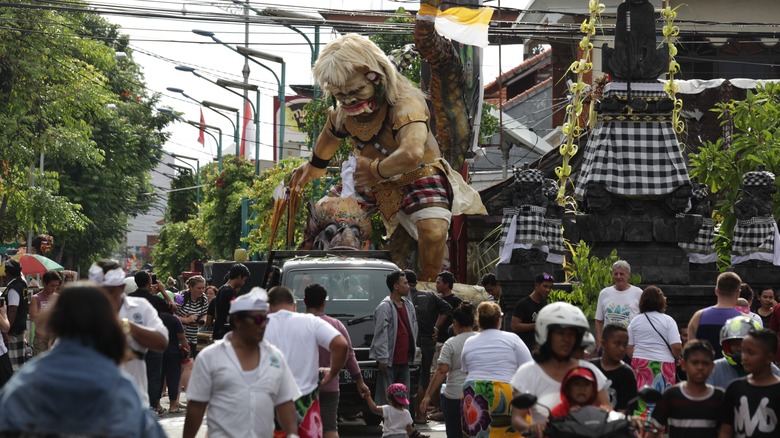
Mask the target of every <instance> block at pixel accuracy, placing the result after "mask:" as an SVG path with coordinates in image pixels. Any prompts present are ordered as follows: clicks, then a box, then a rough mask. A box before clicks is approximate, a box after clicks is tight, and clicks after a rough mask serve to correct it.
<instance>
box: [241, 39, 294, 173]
mask: <svg viewBox="0 0 780 438" xmlns="http://www.w3.org/2000/svg"><path fill="white" fill-rule="evenodd" d="M236 52H238V53H240V54H241V55H244V57H245V58H247V59H249V60H250V61H252V62H254V63H256V64H259V65H260V66H262V67H265V68H266V70H268V71H270V72H271V73H272V74H273V75H274V78H275V79H276V85H277V86H278V90H277V92H278V99H279V109H280V111H281V115H280V117H279V120H280V122H279V157H278V159H277V162H278V161H281V159H282V158H283V157H284V130H285V125H286V122H287V117H286V111H287V99H286V98H285V93H284V87H285V78H286V77H287V63H286V62H284V58H282V57H281V56H276V55H272V54H270V53H265V52H261V51H259V50H255V49H248V48H245V47H241V46H237V47H236ZM252 58H260V59H265V60H266V61H271V62H276V63H278V64H281V65H282V78H281V80H280V79H279V76H277V75H276V73H275V72H274V71H273V70H271V69H270V68H268V67H267V66H265V65H263V64H261V63H260V62H258V61H256V60H254V59H252Z"/></svg>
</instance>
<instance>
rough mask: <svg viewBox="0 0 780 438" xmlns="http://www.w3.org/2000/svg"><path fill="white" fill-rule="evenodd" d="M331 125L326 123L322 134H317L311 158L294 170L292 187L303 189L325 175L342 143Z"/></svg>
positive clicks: (291, 181) (291, 180)
mask: <svg viewBox="0 0 780 438" xmlns="http://www.w3.org/2000/svg"><path fill="white" fill-rule="evenodd" d="M328 119H330V115H328ZM330 127H331V124H330V122H328V123H326V124H325V127H324V128H323V129H322V131H321V132H320V135H318V136H317V143H316V144H315V146H314V149H313V150H312V157H311V159H310V160H309V161H307V162H306V163H303V164H302V165H301V166H299V167H298V168H297V169H295V171H294V172H293V174H292V177H291V178H290V188H291V189H293V190H298V191H301V190H303V187H304V186H305V185H306V184H308V183H309V181H311V180H313V179H317V178H321V177H323V176H325V172H326V171H327V166H328V162H329V161H330V159H331V158H333V155H335V154H336V151H337V150H338V148H339V144H341V139H340V138H338V137H337V136H336V135H335V134H334V133H333V132H331V130H330Z"/></svg>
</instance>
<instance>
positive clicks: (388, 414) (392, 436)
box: [363, 383, 428, 438]
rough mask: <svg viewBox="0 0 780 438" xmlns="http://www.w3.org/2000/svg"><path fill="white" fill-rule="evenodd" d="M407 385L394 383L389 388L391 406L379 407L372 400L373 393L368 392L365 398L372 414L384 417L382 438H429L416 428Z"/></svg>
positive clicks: (388, 399)
mask: <svg viewBox="0 0 780 438" xmlns="http://www.w3.org/2000/svg"><path fill="white" fill-rule="evenodd" d="M407 394H408V391H407V390H406V385H404V384H403V383H393V384H391V385H390V386H388V387H387V401H388V403H390V404H389V405H383V406H377V405H376V403H374V399H373V398H371V391H366V393H365V394H363V398H364V399H366V401H367V402H368V407H369V408H370V409H371V412H373V413H375V414H377V415H381V416H382V420H383V421H382V438H406V437H407V436H410V437H412V438H428V435H423V434H421V433H420V431H419V430H416V429H415V428H414V423H413V422H412V414H410V413H409V410H408V409H405V408H406V407H408V406H409V398H408V397H407Z"/></svg>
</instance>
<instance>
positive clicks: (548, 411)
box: [0, 260, 780, 438]
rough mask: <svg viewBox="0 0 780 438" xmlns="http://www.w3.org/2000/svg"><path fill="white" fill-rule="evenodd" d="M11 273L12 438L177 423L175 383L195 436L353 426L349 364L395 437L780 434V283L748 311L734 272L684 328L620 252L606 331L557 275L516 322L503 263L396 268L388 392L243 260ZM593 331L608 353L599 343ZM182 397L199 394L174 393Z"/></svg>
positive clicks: (142, 430) (387, 323)
mask: <svg viewBox="0 0 780 438" xmlns="http://www.w3.org/2000/svg"><path fill="white" fill-rule="evenodd" d="M5 272H6V275H7V276H8V282H7V286H6V291H5V293H4V294H3V296H2V299H1V300H0V331H2V333H3V337H2V338H0V353H2V354H0V384H3V387H2V389H1V390H0V433H7V432H10V433H22V432H24V433H32V434H33V436H38V435H49V434H54V435H58V436H59V435H63V434H64V435H70V434H82V435H84V434H86V435H90V434H92V435H101V436H103V435H106V436H112V435H113V436H120V435H121V436H139V437H140V436H164V433H163V431H162V429H161V428H160V426H159V423H158V421H157V418H156V417H157V416H158V415H164V414H166V411H165V410H164V409H163V408H162V407H161V406H160V399H161V398H162V397H163V396H164V395H163V394H164V391H165V390H166V389H167V397H168V399H169V400H170V402H169V404H168V405H169V412H170V413H174V414H176V413H184V412H186V418H185V426H184V436H185V437H192V436H195V435H196V434H197V432H198V430H199V429H200V428H201V425H202V423H203V418H204V415H205V416H206V418H207V420H206V423H207V427H208V433H209V436H238V435H245V434H249V435H250V436H262V437H271V436H275V435H278V434H285V435H286V436H288V437H293V438H296V437H299V436H300V437H307V438H308V437H322V436H326V437H328V438H337V437H338V405H339V373H340V371H341V370H342V369H343V368H345V367H346V370H347V371H348V373H349V375H350V376H351V378H352V380H354V382H355V384H356V387H357V391H358V394H359V395H360V396H361V397H363V398H364V399H365V400H366V406H367V408H368V409H370V410H371V411H372V412H374V413H375V414H377V415H380V416H381V417H382V425H383V426H382V427H383V436H386V437H405V436H413V437H421V436H424V435H422V434H421V433H420V432H419V431H417V430H416V428H415V424H421V423H426V422H427V421H429V419H431V420H432V419H441V420H443V421H444V423H445V426H446V431H447V436H448V437H450V438H453V437H461V436H484V435H486V434H487V435H492V434H501V435H504V436H520V433H521V432H525V433H527V434H530V435H531V436H538V437H541V436H545V428H546V427H547V425H548V424H550V423H549V421H553V420H551V419H556V418H565V417H567V416H568V415H569V414H570V412H571V411H572V410H578V409H582V407H584V406H588V405H594V406H600V407H601V408H602V409H605V410H609V411H616V412H619V413H625V414H629V415H632V414H634V415H637V414H638V415H645V416H648V418H649V419H651V420H648V423H647V424H648V425H652V426H653V427H654V428H655V429H654V431H652V432H651V433H657V434H659V436H660V434H661V433H662V432H663V431H664V430H665V431H666V432H667V433H668V434H669V436H670V437H672V438H674V437H682V436H686V438H689V437H721V438H726V437H732V436H740V437H751V438H752V437H770V436H777V434H778V432H780V427H778V424H777V422H778V420H777V413H778V408H779V407H778V404H779V403H780V397H778V396H780V369H778V368H777V366H775V364H774V363H773V362H774V361H775V360H776V359H777V353H778V337H777V334H776V332H775V330H776V329H777V327H778V326H780V306H778V305H776V303H775V301H774V296H773V293H772V292H773V291H771V290H762V291H761V294H760V303H761V304H760V307H759V308H758V309H757V312H756V313H753V312H751V310H750V303H751V301H752V300H753V299H754V296H753V295H754V293H753V291H752V289H751V288H750V286H748V285H747V284H745V283H743V282H742V280H741V279H740V278H739V277H738V276H737V275H736V274H734V273H731V272H725V273H722V274H721V275H720V276H718V278H717V281H716V286H715V299H716V300H715V304H714V305H712V306H710V307H706V308H704V309H701V310H699V311H697V312H696V313H695V314H694V315H693V316H692V318H691V319H690V322H689V323H688V324H687V327H683V328H682V329H681V327H679V326H678V323H677V322H676V321H675V320H674V319H673V318H672V317H671V316H669V315H667V314H666V313H665V310H666V297H665V295H664V293H663V291H662V290H661V289H660V288H658V287H656V286H648V287H646V288H645V289H644V290H642V289H640V288H637V287H635V286H632V285H630V284H629V283H628V279H629V278H630V275H631V267H630V265H629V264H628V263H626V262H625V261H619V262H617V263H615V265H614V266H613V280H614V285H613V286H610V287H607V288H605V289H604V290H603V291H601V293H600V295H599V299H598V305H597V310H596V322H595V330H594V333H592V334H591V333H590V331H591V325H590V323H589V322H588V320H587V319H586V317H585V315H584V314H583V313H582V311H581V310H580V309H579V308H577V307H575V306H572V305H570V304H567V303H564V302H556V303H547V300H548V295H549V293H550V291H551V290H552V287H553V277H552V276H550V275H548V274H545V273H542V274H540V275H539V276H538V277H537V278H536V281H535V284H534V289H533V290H532V291H531V292H530V294H529V295H528V296H527V297H525V298H524V299H522V300H520V301H519V302H518V303H517V304H516V305H515V307H514V309H513V311H512V317H511V323H509V324H506V326H507V327H504V326H505V324H504V321H505V319H504V309H502V305H503V299H502V296H501V287H500V284H499V283H498V281H497V280H496V278H495V276H494V275H492V274H488V275H486V276H485V277H484V278H483V280H482V283H483V286H485V290H486V291H487V292H488V293H489V298H487V299H486V300H485V301H483V302H481V303H479V304H478V305H477V306H475V305H474V303H470V302H464V301H463V300H462V299H461V298H460V297H458V296H457V294H455V293H454V292H453V286H454V277H453V276H452V274H451V273H449V272H446V271H443V272H441V273H440V274H439V275H438V276H437V280H436V283H435V284H436V292H432V291H421V290H417V288H416V286H417V278H416V275H415V273H414V272H413V271H409V270H407V271H395V272H392V273H390V274H389V275H388V276H387V279H386V286H387V296H386V297H385V298H384V299H383V300H382V301H381V302H380V303H379V304H378V306H377V307H376V309H375V312H374V315H373V319H374V332H373V337H372V341H371V348H370V358H371V359H372V360H374V361H376V363H377V369H378V372H377V378H376V382H375V387H373V388H370V387H369V386H368V385H367V382H365V381H364V380H363V376H362V373H361V370H360V366H359V364H358V362H357V361H356V358H355V353H354V351H353V350H352V347H351V345H352V342H351V340H350V337H349V333H348V331H347V330H346V328H345V327H344V325H343V323H342V322H341V321H339V320H338V319H336V318H332V317H330V316H328V315H327V312H326V306H327V302H328V291H327V290H326V288H325V287H324V286H323V285H320V284H317V283H312V284H309V285H308V286H307V287H306V288H305V290H304V296H303V302H304V304H305V308H306V312H305V313H298V312H297V306H296V304H297V303H296V297H295V296H294V295H293V292H292V291H291V290H290V289H288V288H286V287H283V286H276V287H274V288H272V289H270V290H269V291H268V292H266V291H265V290H263V289H260V288H254V289H253V290H252V291H251V292H249V293H246V294H243V295H241V294H239V291H240V289H241V287H242V286H243V285H244V283H245V282H246V280H247V278H248V277H249V275H250V273H249V270H248V269H247V268H246V266H244V265H242V264H240V263H238V264H235V265H233V266H232V267H231V269H230V271H229V273H228V275H227V276H226V278H225V283H224V285H222V287H220V288H219V289H218V290H217V292H216V294H210V293H208V292H207V284H206V280H205V279H204V278H203V277H200V276H194V277H191V278H189V279H188V280H187V282H186V286H187V288H186V290H183V291H175V290H170V289H172V287H171V286H170V285H169V288H168V289H166V288H165V286H164V285H163V284H162V282H160V281H158V280H157V279H156V278H154V276H153V275H152V274H150V273H148V272H145V271H139V272H137V273H136V274H135V275H134V276H132V277H129V278H126V276H125V273H124V271H123V270H122V269H121V268H120V267H119V266H118V265H117V264H116V263H115V262H112V261H100V262H97V263H95V264H93V266H92V267H91V268H90V270H89V280H90V281H89V282H78V283H74V284H70V285H68V286H67V287H64V288H62V287H61V283H62V279H61V277H60V276H59V275H58V274H57V273H56V272H53V271H52V272H48V273H46V274H45V275H43V277H42V282H43V288H42V290H41V291H40V292H39V293H37V294H35V295H34V296H29V288H28V287H27V283H26V281H25V278H24V276H23V275H22V272H21V267H20V265H19V264H18V262H15V261H14V260H9V261H7V262H5ZM746 303H747V304H746ZM28 314H29V317H30V319H31V321H32V322H34V323H35V328H34V334H35V335H34V336H35V337H34V339H33V341H32V347H33V348H32V350H33V354H34V357H33V358H32V359H31V360H28V355H27V354H26V344H25V338H24V334H25V329H26V321H27V317H28ZM19 321H23V322H24V324H22V323H19ZM764 323H767V325H768V326H769V328H764V327H763V325H764ZM209 326H212V327H213V338H214V341H215V342H214V343H212V344H211V345H209V346H207V347H206V348H204V349H203V351H200V352H198V333H199V331H200V330H202V329H203V328H205V327H209ZM589 337H592V338H593V339H596V340H598V344H599V347H600V348H599V351H598V352H594V353H593V354H589V349H588V348H587V347H588V346H587V344H588V341H587V339H588V338H589ZM20 339H21V341H20ZM417 348H419V349H420V350H421V353H422V354H421V357H422V361H421V368H420V370H421V375H420V382H419V385H418V386H417V387H416V388H415V387H413V386H412V379H411V376H410V369H411V365H412V364H413V361H414V358H415V356H416V350H417ZM645 386H650V387H653V388H655V389H657V390H659V391H661V392H662V393H663V395H662V398H661V400H660V401H659V402H658V404H657V406H654V408H653V407H652V406H651V409H649V408H647V407H643V405H642V404H641V403H637V402H636V400H637V393H638V390H639V389H641V388H643V387H645ZM182 391H186V394H187V399H188V404H187V405H185V404H184V403H179V401H178V400H179V398H180V395H181V392H182ZM523 393H531V394H533V395H535V396H536V403H535V404H534V405H533V406H530V407H522V408H521V407H513V406H512V403H509V401H511V400H512V399H513V397H515V396H517V395H519V394H523ZM643 409H644V410H643ZM439 410H440V411H441V414H438V413H437V412H438V411H439ZM439 415H441V416H440V417H439Z"/></svg>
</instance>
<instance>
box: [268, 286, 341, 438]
mask: <svg viewBox="0 0 780 438" xmlns="http://www.w3.org/2000/svg"><path fill="white" fill-rule="evenodd" d="M268 304H269V310H270V313H271V314H270V316H269V317H270V322H269V323H268V328H266V332H265V339H266V340H267V341H268V342H269V343H271V344H272V345H274V346H276V347H277V348H279V349H280V350H281V351H282V353H283V354H284V357H285V358H286V359H287V363H288V364H289V365H290V370H292V373H293V376H295V381H296V382H297V383H298V388H299V389H300V390H301V393H302V394H303V395H302V396H301V397H300V398H299V399H298V400H296V401H295V410H296V412H297V414H298V434H299V435H300V436H301V437H302V438H321V437H322V435H323V432H322V424H321V423H320V422H319V421H315V420H316V419H318V418H319V417H320V411H319V410H320V407H319V400H318V393H317V387H318V381H319V354H320V353H319V347H322V348H325V349H327V350H328V351H330V368H329V369H328V372H327V373H326V374H325V376H324V377H323V378H322V382H321V383H320V384H321V385H323V386H324V385H326V384H327V383H328V382H330V381H331V380H333V379H335V378H337V377H338V375H339V371H341V369H342V368H343V367H344V364H345V363H346V362H347V353H348V352H349V344H348V343H347V340H346V339H345V338H344V336H342V335H341V333H339V331H338V330H336V329H335V328H333V326H332V325H330V324H328V323H327V322H325V321H323V320H322V319H320V318H317V317H316V316H314V315H311V314H303V313H296V312H295V310H296V308H295V297H294V296H293V293H292V291H291V290H290V289H289V288H286V287H284V286H276V287H274V288H272V289H271V290H270V291H268Z"/></svg>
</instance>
